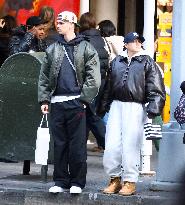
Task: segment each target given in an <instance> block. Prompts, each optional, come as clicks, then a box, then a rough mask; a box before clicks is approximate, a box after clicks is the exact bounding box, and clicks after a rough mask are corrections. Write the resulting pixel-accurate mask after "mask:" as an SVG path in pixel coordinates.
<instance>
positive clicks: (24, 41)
mask: <svg viewBox="0 0 185 205" xmlns="http://www.w3.org/2000/svg"><path fill="white" fill-rule="evenodd" d="M33 39H34V35H33V34H32V33H30V32H27V33H25V35H24V37H23V38H21V39H20V38H19V37H18V36H13V37H12V39H11V40H10V44H9V50H10V55H13V54H15V53H19V52H28V51H29V49H30V46H31V44H32V41H33Z"/></svg>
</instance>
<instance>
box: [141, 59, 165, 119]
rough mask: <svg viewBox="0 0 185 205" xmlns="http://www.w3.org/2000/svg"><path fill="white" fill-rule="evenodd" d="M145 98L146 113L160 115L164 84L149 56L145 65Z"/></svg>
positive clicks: (163, 102) (163, 100)
mask: <svg viewBox="0 0 185 205" xmlns="http://www.w3.org/2000/svg"><path fill="white" fill-rule="evenodd" d="M146 69H147V71H146V75H145V78H146V84H145V85H146V87H145V93H146V99H147V102H148V103H149V104H148V105H147V109H146V111H147V113H148V114H150V115H153V116H157V115H160V114H161V112H162V109H163V107H164V104H165V98H166V93H165V86H164V82H163V79H162V76H161V72H160V71H159V68H158V67H157V65H156V63H155V62H154V61H153V59H151V58H149V59H148V61H147V65H146Z"/></svg>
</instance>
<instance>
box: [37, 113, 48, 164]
mask: <svg viewBox="0 0 185 205" xmlns="http://www.w3.org/2000/svg"><path fill="white" fill-rule="evenodd" d="M44 119H46V128H44V127H42V125H43V122H44ZM49 142H50V134H49V128H48V120H47V114H45V115H43V117H42V120H41V123H40V127H38V129H37V140H36V149H35V163H36V164H41V165H47V160H48V151H49Z"/></svg>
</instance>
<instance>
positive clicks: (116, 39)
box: [97, 20, 124, 62]
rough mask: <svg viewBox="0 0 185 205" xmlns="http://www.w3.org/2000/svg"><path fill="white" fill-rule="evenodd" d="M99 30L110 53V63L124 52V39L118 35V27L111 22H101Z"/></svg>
mask: <svg viewBox="0 0 185 205" xmlns="http://www.w3.org/2000/svg"><path fill="white" fill-rule="evenodd" d="M97 28H98V30H99V31H100V33H101V36H102V37H103V39H104V41H105V46H106V47H105V48H106V50H107V52H108V53H109V61H110V62H111V61H112V60H113V59H114V58H115V57H116V56H117V55H121V53H122V52H123V46H124V43H123V41H124V37H123V36H118V35H116V27H115V25H114V24H113V22H112V21H110V20H103V21H101V22H100V23H99V24H98V27H97Z"/></svg>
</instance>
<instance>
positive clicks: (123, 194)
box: [118, 192, 136, 196]
mask: <svg viewBox="0 0 185 205" xmlns="http://www.w3.org/2000/svg"><path fill="white" fill-rule="evenodd" d="M118 194H119V195H121V196H131V195H135V194H136V192H132V193H130V194H125V193H120V192H119V193H118Z"/></svg>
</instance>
